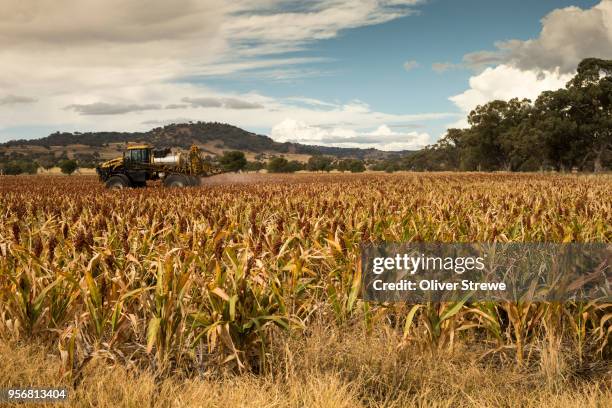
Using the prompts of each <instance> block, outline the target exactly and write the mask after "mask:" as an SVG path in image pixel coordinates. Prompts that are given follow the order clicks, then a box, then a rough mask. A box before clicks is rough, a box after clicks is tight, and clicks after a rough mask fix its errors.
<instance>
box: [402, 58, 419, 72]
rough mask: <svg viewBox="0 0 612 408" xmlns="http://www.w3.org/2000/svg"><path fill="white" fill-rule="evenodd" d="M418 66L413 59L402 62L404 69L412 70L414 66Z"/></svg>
mask: <svg viewBox="0 0 612 408" xmlns="http://www.w3.org/2000/svg"><path fill="white" fill-rule="evenodd" d="M418 67H419V63H418V62H416V61H414V60H412V61H406V62H404V69H405V70H406V71H411V70H413V69H415V68H418Z"/></svg>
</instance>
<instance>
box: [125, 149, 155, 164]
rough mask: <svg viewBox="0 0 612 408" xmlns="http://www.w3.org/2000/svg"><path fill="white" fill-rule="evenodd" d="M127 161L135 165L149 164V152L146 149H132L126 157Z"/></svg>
mask: <svg viewBox="0 0 612 408" xmlns="http://www.w3.org/2000/svg"><path fill="white" fill-rule="evenodd" d="M126 156H127V158H128V160H130V161H132V162H137V163H148V162H149V151H148V150H147V149H133V150H129V151H128V154H127V155H126Z"/></svg>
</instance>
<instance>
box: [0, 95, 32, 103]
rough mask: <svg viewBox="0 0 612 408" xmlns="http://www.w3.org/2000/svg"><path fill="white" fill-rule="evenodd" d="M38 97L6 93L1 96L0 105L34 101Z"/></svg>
mask: <svg viewBox="0 0 612 408" xmlns="http://www.w3.org/2000/svg"><path fill="white" fill-rule="evenodd" d="M34 102H36V99H34V98H29V97H27V96H17V95H6V96H4V97H2V98H0V105H16V104H19V103H34Z"/></svg>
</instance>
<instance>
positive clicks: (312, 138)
mask: <svg viewBox="0 0 612 408" xmlns="http://www.w3.org/2000/svg"><path fill="white" fill-rule="evenodd" d="M270 136H271V137H272V138H273V139H274V140H276V141H279V142H298V143H304V144H312V145H320V146H340V147H359V148H377V149H380V150H387V151H398V150H413V149H420V148H422V147H424V146H425V145H427V144H428V143H429V142H430V138H429V135H428V134H427V133H417V132H408V133H399V132H395V131H393V130H391V129H390V128H389V126H387V125H380V126H379V127H377V128H376V129H374V130H371V131H363V130H361V131H359V130H355V129H349V128H345V127H341V126H338V127H331V128H329V127H321V126H314V125H308V124H306V123H305V122H303V121H299V120H295V119H290V118H287V119H285V120H283V121H282V122H280V123H278V124H277V125H275V126H274V127H273V128H272V132H271V135H270Z"/></svg>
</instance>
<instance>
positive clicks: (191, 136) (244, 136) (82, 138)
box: [0, 122, 401, 161]
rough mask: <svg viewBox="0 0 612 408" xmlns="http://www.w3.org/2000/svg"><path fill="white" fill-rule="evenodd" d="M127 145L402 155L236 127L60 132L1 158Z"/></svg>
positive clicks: (301, 155)
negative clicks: (296, 140) (275, 136)
mask: <svg viewBox="0 0 612 408" xmlns="http://www.w3.org/2000/svg"><path fill="white" fill-rule="evenodd" d="M127 142H146V143H151V144H153V145H155V146H156V147H159V148H165V147H169V148H183V149H186V148H188V147H189V146H191V145H192V144H196V145H198V146H199V147H201V148H202V149H203V150H204V151H205V152H206V153H209V154H220V153H222V152H223V151H225V150H241V151H243V152H245V153H247V156H251V157H254V156H257V155H260V156H273V155H286V156H289V157H292V158H293V159H297V160H301V161H305V160H307V159H308V157H310V156H312V155H329V156H335V157H338V158H358V159H374V160H378V159H385V158H389V157H392V156H397V155H399V154H401V153H398V152H384V151H381V150H377V149H359V148H341V147H326V146H310V145H303V144H299V143H289V142H287V143H279V142H275V141H274V140H272V139H271V138H270V137H268V136H264V135H258V134H255V133H252V132H248V131H246V130H244V129H241V128H239V127H236V126H232V125H229V124H225V123H217V122H196V123H183V124H171V125H167V126H164V127H158V128H155V129H152V130H150V131H148V132H87V133H80V132H75V133H67V132H56V133H53V134H51V135H49V136H47V137H43V138H41V139H31V140H13V141H10V142H7V143H3V144H0V155H2V154H3V155H5V156H7V155H10V154H11V153H13V154H14V155H22V156H28V157H32V158H35V157H40V155H44V154H49V153H53V154H54V156H55V157H57V156H58V155H64V156H66V157H70V158H72V157H78V156H79V155H81V156H83V155H89V156H91V157H92V158H94V159H96V158H97V159H107V158H110V157H115V156H117V152H118V151H121V150H122V149H123V145H124V144H125V143H127Z"/></svg>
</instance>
